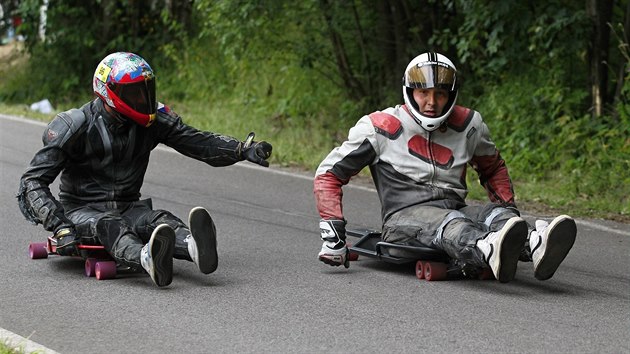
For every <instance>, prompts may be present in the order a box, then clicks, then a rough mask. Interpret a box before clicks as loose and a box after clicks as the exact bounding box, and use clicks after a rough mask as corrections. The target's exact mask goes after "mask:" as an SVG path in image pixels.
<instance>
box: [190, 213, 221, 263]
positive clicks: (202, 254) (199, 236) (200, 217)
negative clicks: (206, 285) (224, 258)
mask: <svg viewBox="0 0 630 354" xmlns="http://www.w3.org/2000/svg"><path fill="white" fill-rule="evenodd" d="M188 225H189V226H190V233H191V235H188V237H186V239H185V240H184V241H185V242H186V243H187V244H188V254H189V255H190V258H192V260H193V262H195V264H196V265H197V267H199V270H200V271H201V272H202V273H203V274H210V273H212V272H214V271H215V270H216V269H217V266H218V263H219V256H218V254H217V230H216V227H215V226H214V222H213V221H212V217H210V214H209V213H208V211H207V210H206V209H205V208H202V207H195V208H193V209H192V210H191V211H190V214H188Z"/></svg>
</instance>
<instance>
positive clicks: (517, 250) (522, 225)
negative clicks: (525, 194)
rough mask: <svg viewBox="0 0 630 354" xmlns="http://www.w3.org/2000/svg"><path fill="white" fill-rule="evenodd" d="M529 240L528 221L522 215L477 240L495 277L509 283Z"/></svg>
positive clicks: (478, 246)
mask: <svg viewBox="0 0 630 354" xmlns="http://www.w3.org/2000/svg"><path fill="white" fill-rule="evenodd" d="M526 240H527V223H526V222H525V220H523V219H522V218H520V217H513V218H511V219H510V220H508V221H507V222H506V223H505V225H503V227H502V228H501V230H499V231H495V232H491V233H489V234H488V235H487V236H486V237H485V238H483V239H481V240H479V241H477V248H478V249H479V250H481V252H482V253H483V255H484V260H485V261H486V263H488V265H489V266H490V269H492V273H494V277H495V278H496V279H497V280H498V281H500V282H501V283H507V282H509V281H511V280H513V279H514V276H515V275H516V265H517V264H518V257H519V255H520V254H521V250H522V249H523V247H524V245H525V241H526Z"/></svg>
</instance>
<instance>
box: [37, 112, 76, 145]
mask: <svg viewBox="0 0 630 354" xmlns="http://www.w3.org/2000/svg"><path fill="white" fill-rule="evenodd" d="M86 121H87V118H86V117H85V113H83V110H81V109H78V108H73V109H70V110H68V111H65V112H61V113H59V114H57V115H56V116H55V118H54V119H53V120H52V121H50V123H48V127H47V128H46V130H45V131H44V135H43V136H42V140H43V142H44V145H50V144H53V145H59V146H61V145H63V144H65V143H66V142H67V141H68V139H70V137H71V136H72V135H74V134H75V133H76V132H78V131H79V130H80V129H81V128H82V127H83V126H84V125H85V122H86Z"/></svg>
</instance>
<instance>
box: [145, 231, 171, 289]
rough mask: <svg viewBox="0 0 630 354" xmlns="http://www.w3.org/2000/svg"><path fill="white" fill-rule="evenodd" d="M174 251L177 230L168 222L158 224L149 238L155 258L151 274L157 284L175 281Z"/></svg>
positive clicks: (152, 254) (150, 250)
mask: <svg viewBox="0 0 630 354" xmlns="http://www.w3.org/2000/svg"><path fill="white" fill-rule="evenodd" d="M174 251H175V231H173V229H172V228H171V227H170V226H168V225H166V224H161V225H158V227H157V228H156V229H155V230H153V234H152V235H151V239H150V240H149V252H151V258H152V260H153V274H150V275H151V279H153V282H154V283H155V284H156V285H157V286H167V285H169V284H170V283H171V282H172V281H173V252H174Z"/></svg>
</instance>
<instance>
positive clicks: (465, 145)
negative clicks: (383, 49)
mask: <svg viewBox="0 0 630 354" xmlns="http://www.w3.org/2000/svg"><path fill="white" fill-rule="evenodd" d="M468 165H470V166H472V167H473V168H474V169H475V170H476V171H477V172H478V174H479V179H480V182H481V184H482V185H483V186H484V188H485V189H486V191H487V192H488V197H489V199H490V201H492V202H495V203H498V204H500V205H503V206H509V207H514V206H515V205H514V190H513V186H512V182H511V180H510V176H509V174H508V170H507V167H506V165H505V161H504V160H503V158H501V155H500V154H499V151H498V150H497V148H496V146H495V144H494V142H493V141H492V140H491V139H490V133H489V130H488V127H487V126H486V124H485V123H484V122H483V120H482V118H481V115H480V114H479V113H478V112H476V111H474V110H471V109H468V108H465V107H462V106H455V108H454V109H453V112H452V113H451V115H450V116H449V118H448V120H447V121H446V124H445V125H444V126H442V127H441V128H440V129H438V130H435V131H432V132H429V131H426V130H424V129H423V128H422V127H421V126H420V125H419V124H418V123H416V121H415V120H414V119H413V118H412V116H411V115H410V113H409V112H408V110H407V107H406V106H404V105H399V106H396V107H390V108H388V109H386V110H383V111H378V112H374V113H371V114H369V115H365V116H363V117H362V118H361V119H360V120H359V121H358V122H357V123H356V125H355V126H354V127H353V128H352V129H350V132H349V135H348V140H346V141H345V142H344V143H343V144H342V145H341V146H339V147H337V148H335V149H333V150H332V151H331V152H330V153H329V154H328V156H327V157H326V158H325V159H324V160H323V161H322V162H321V164H320V165H319V167H318V169H317V172H316V173H315V180H314V194H315V200H316V203H317V209H318V211H319V214H320V216H321V217H322V218H323V219H340V220H342V219H343V218H344V217H343V207H342V196H343V193H342V191H341V188H342V186H343V185H345V184H347V183H348V182H349V181H350V178H351V177H352V176H354V175H356V174H357V173H359V172H360V171H361V170H362V169H363V168H364V167H366V166H369V168H370V172H371V174H372V178H373V180H374V184H375V186H376V190H377V192H378V195H379V198H380V202H381V207H382V210H381V213H382V221H383V222H385V221H386V220H387V219H388V218H389V217H390V216H391V215H392V214H393V213H395V212H397V211H399V210H402V209H404V208H406V207H409V206H411V205H416V204H426V205H434V206H439V207H444V208H448V209H459V208H461V207H462V206H464V205H465V198H466V196H467V194H468V189H467V186H466V168H467V166H468Z"/></svg>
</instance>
